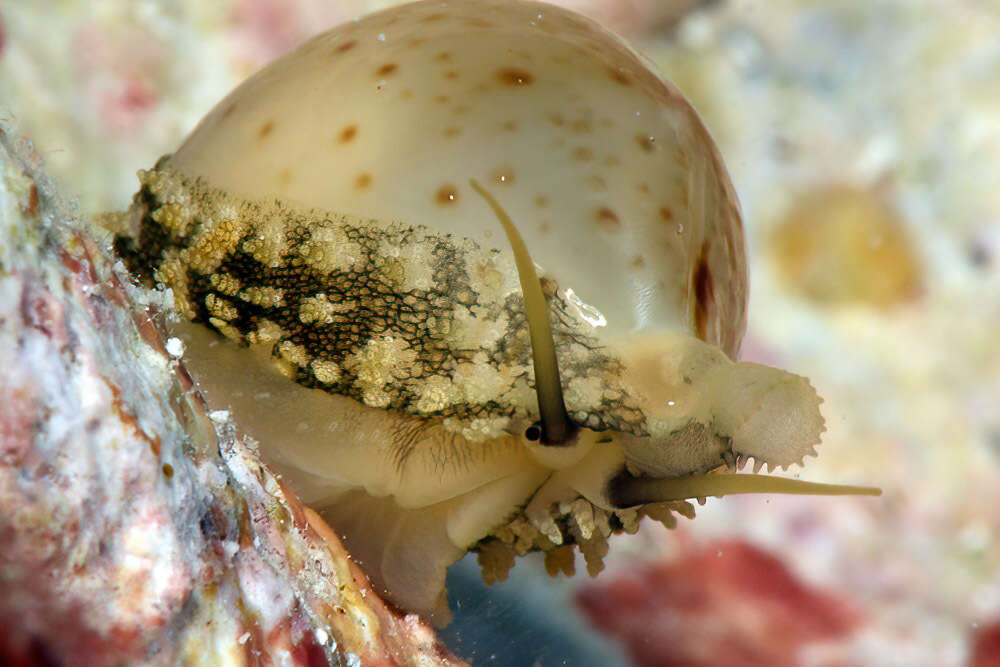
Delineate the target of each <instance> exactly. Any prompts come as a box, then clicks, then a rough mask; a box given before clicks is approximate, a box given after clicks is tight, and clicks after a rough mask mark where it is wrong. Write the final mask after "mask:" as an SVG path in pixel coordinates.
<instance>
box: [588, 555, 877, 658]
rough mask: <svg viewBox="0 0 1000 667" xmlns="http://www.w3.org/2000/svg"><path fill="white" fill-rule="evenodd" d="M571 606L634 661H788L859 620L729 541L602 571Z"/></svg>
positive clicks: (777, 564)
mask: <svg viewBox="0 0 1000 667" xmlns="http://www.w3.org/2000/svg"><path fill="white" fill-rule="evenodd" d="M577 603H578V605H579V606H580V607H581V608H582V609H583V611H584V613H585V614H586V615H587V616H588V617H589V618H590V620H591V622H592V623H594V624H595V625H596V626H597V627H599V628H601V629H602V630H603V631H604V632H606V633H607V634H609V635H611V636H614V637H616V638H618V639H619V640H620V641H621V642H622V643H623V644H624V645H625V646H626V647H627V650H628V651H629V653H630V654H631V657H632V659H633V661H634V662H635V664H636V665H639V666H643V665H649V666H652V665H656V666H657V667H674V666H676V667H680V666H682V665H683V666H684V667H701V666H705V667H709V666H711V665H727V666H729V667H743V666H746V667H751V666H755V665H772V666H777V665H795V664H798V656H799V652H800V651H801V649H802V648H803V647H805V646H806V645H807V644H810V643H813V642H828V641H831V640H837V639H839V638H842V637H845V636H846V635H848V634H850V633H851V632H852V630H853V629H854V628H855V627H856V625H857V623H858V617H857V615H856V614H855V613H854V612H853V611H852V610H851V609H850V608H849V606H848V605H847V603H846V602H845V601H843V600H842V599H840V598H838V597H836V596H834V595H832V594H829V593H824V592H821V591H817V590H815V589H813V588H811V587H809V586H807V585H806V584H804V583H803V582H801V581H800V580H799V579H798V578H797V577H796V576H795V575H794V573H792V572H791V571H790V570H789V569H788V567H787V566H786V565H785V564H784V563H782V561H781V560H780V559H778V558H777V557H775V556H774V555H772V554H769V553H767V552H764V551H762V550H760V549H758V548H757V547H754V546H752V545H750V544H747V543H745V542H740V541H735V540H732V541H720V542H717V543H714V544H711V545H709V546H707V547H705V548H703V549H699V550H695V551H691V552H690V553H687V554H685V555H682V556H681V557H679V558H677V559H675V560H673V561H670V562H664V563H655V564H650V565H647V566H644V567H638V568H636V569H634V570H632V571H630V572H624V573H621V574H619V575H618V576H616V577H609V578H607V579H604V580H602V581H599V582H597V583H595V584H592V585H590V586H587V587H586V588H584V589H583V590H582V591H581V592H580V593H579V594H578V596H577Z"/></svg>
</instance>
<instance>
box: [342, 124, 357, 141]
mask: <svg viewBox="0 0 1000 667" xmlns="http://www.w3.org/2000/svg"><path fill="white" fill-rule="evenodd" d="M357 135H358V126H357V125H348V126H347V127H345V128H344V129H343V130H341V131H340V134H339V135H337V140H338V141H340V143H342V144H346V143H347V142H349V141H352V140H353V139H354V137H356V136H357Z"/></svg>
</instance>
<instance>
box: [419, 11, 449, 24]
mask: <svg viewBox="0 0 1000 667" xmlns="http://www.w3.org/2000/svg"><path fill="white" fill-rule="evenodd" d="M443 18H446V17H445V15H444V14H441V13H436V14H428V15H427V16H425V17H424V18H422V19H420V22H421V23H434V22H435V21H440V20H441V19H443Z"/></svg>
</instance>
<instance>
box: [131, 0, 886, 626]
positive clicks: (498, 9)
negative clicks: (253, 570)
mask: <svg viewBox="0 0 1000 667" xmlns="http://www.w3.org/2000/svg"><path fill="white" fill-rule="evenodd" d="M140 181H141V188H140V190H139V192H138V193H137V194H136V196H135V200H134V203H133V206H132V208H131V209H130V211H129V212H128V213H127V214H125V215H124V216H123V217H122V220H121V224H122V225H123V229H124V230H125V231H123V232H121V233H120V234H119V236H118V237H117V239H116V248H117V250H118V252H119V253H120V254H121V256H122V257H123V258H124V259H125V261H126V263H127V265H128V266H129V268H130V270H131V271H133V272H134V273H135V274H137V275H138V276H140V277H141V278H142V279H144V280H145V281H146V282H147V283H148V284H150V285H152V284H162V285H164V286H166V287H169V288H170V289H172V290H173V295H174V300H175V303H176V306H177V310H178V311H179V313H180V315H181V322H179V323H177V324H175V325H174V331H175V334H176V335H178V336H181V337H182V338H183V339H184V341H185V343H186V350H187V352H186V356H185V363H186V365H187V366H188V368H189V370H190V371H191V373H192V374H193V375H194V376H195V377H196V379H197V381H198V383H199V385H200V387H201V389H202V391H203V392H204V393H205V395H206V398H207V400H208V401H209V403H210V404H211V405H213V406H218V407H220V408H228V409H230V410H232V413H233V415H234V417H235V419H236V422H237V424H238V425H239V426H240V427H241V428H242V429H243V430H244V431H245V432H246V433H248V434H249V435H251V436H253V437H254V438H256V439H257V440H258V441H259V442H260V447H261V452H262V455H263V456H264V457H265V458H266V459H267V460H268V461H269V462H270V463H271V464H272V465H273V466H274V467H275V468H276V469H277V470H279V471H280V472H281V473H282V474H283V475H284V476H285V479H286V481H287V482H288V483H289V485H290V486H292V487H293V488H294V489H295V490H296V491H297V492H298V493H299V495H300V496H301V498H302V499H303V500H304V501H305V502H307V503H309V504H311V505H312V506H313V507H315V508H316V509H317V510H319V511H320V512H321V513H322V515H323V516H324V517H325V518H326V519H327V520H328V521H329V522H330V524H331V525H332V526H334V528H335V529H336V531H337V532H338V533H339V534H341V535H343V536H344V538H345V541H346V543H347V546H348V549H349V550H350V551H351V553H352V555H353V556H354V557H355V558H356V559H357V560H358V561H359V562H360V563H361V565H362V567H363V568H364V569H365V571H366V572H367V573H368V575H369V576H370V577H371V579H372V580H373V582H374V583H375V585H376V586H378V587H380V588H381V589H382V590H384V591H385V592H386V595H387V597H388V598H389V599H390V600H392V601H393V602H395V603H396V604H398V605H399V606H401V607H403V608H405V609H408V610H413V611H417V612H421V613H424V614H432V615H434V616H435V618H437V619H444V618H446V617H447V614H448V610H447V602H446V598H445V595H444V575H445V569H446V568H447V567H448V566H449V565H450V564H451V563H453V562H455V561H456V560H458V559H459V558H460V557H461V556H462V555H463V554H464V553H465V552H466V551H468V550H470V549H471V550H476V551H478V552H479V554H480V562H481V563H482V564H483V568H484V576H485V577H486V578H487V579H488V580H494V579H498V578H503V576H505V573H506V571H507V569H508V568H509V567H510V566H511V565H512V564H513V561H514V557H515V556H517V555H523V554H524V553H527V552H528V551H532V550H543V551H545V552H546V553H547V558H548V560H549V562H550V565H552V566H553V567H554V568H555V569H560V568H565V567H566V559H567V558H572V547H573V545H576V546H579V547H580V549H581V551H582V552H583V554H584V556H585V557H586V560H587V563H588V569H589V570H591V572H596V571H599V570H600V568H601V566H602V558H603V555H604V554H605V553H606V551H607V537H608V536H609V535H610V534H612V533H614V532H618V531H622V530H634V529H635V526H636V523H637V521H638V520H639V519H640V518H641V517H642V516H643V515H650V516H654V517H657V518H659V519H661V520H663V521H665V522H667V523H670V522H672V521H673V518H672V516H671V514H670V512H671V511H677V512H680V513H682V514H688V515H690V514H691V513H692V512H693V510H692V508H691V506H690V505H689V504H688V503H686V502H685V501H684V499H687V498H698V497H704V496H710V495H724V494H729V493H744V492H777V493H785V492H790V493H827V494H836V493H875V492H876V491H875V490H873V489H866V488H861V487H846V486H844V487H842V486H828V485H818V484H810V483H807V482H800V481H795V480H789V479H780V478H772V477H766V476H758V475H749V474H728V473H719V470H726V469H729V470H733V469H735V468H738V467H741V466H742V465H743V464H744V463H746V462H747V461H748V460H751V459H752V460H753V461H754V465H755V468H757V469H759V467H760V466H762V465H767V466H768V469H769V470H770V469H773V468H774V467H780V468H784V467H786V466H788V465H790V464H792V463H801V462H802V459H803V457H804V456H805V455H807V454H813V453H814V449H813V447H814V445H815V444H817V443H818V442H819V436H820V433H821V432H822V430H823V429H824V426H823V419H822V417H821V416H820V413H819V409H818V404H819V402H820V399H819V398H818V397H817V395H816V393H815V391H814V390H813V389H812V387H811V386H810V385H809V383H808V381H807V380H806V379H805V378H802V377H799V376H795V375H792V374H790V373H786V372H784V371H780V370H777V369H774V368H769V367H766V366H762V365H759V364H753V363H737V362H735V361H734V360H733V359H734V357H735V355H736V353H737V350H738V348H739V343H740V340H741V337H742V335H743V330H744V327H745V307H746V297H747V288H746V263H745V254H744V253H745V251H744V245H743V236H742V227H741V221H740V213H739V206H738V203H737V200H736V196H735V194H734V192H733V189H732V186H731V184H730V182H729V178H728V176H727V174H726V171H725V168H724V166H723V164H722V162H721V159H720V157H719V155H718V152H717V150H716V148H715V146H714V144H713V142H712V140H711V138H710V137H709V135H708V133H707V131H706V130H705V129H704V127H703V126H702V124H701V122H700V120H699V119H698V117H697V116H696V114H695V113H694V111H693V110H692V108H691V106H690V105H689V104H688V102H687V101H686V100H685V99H684V97H683V96H682V95H681V93H680V92H678V91H677V90H676V89H675V88H674V87H673V86H672V85H671V84H669V83H667V82H666V81H664V80H663V79H661V78H660V77H658V76H657V75H656V74H654V73H653V72H651V71H650V70H649V68H648V67H647V66H646V65H645V64H644V62H643V60H642V59H641V58H640V57H639V56H637V55H636V54H635V52H633V51H632V50H631V49H630V48H629V47H627V46H626V45H625V44H624V43H623V42H621V41H620V40H619V39H618V38H617V37H615V36H614V35H612V34H610V33H608V32H606V31H605V30H603V29H602V28H601V27H599V26H598V25H596V24H595V23H593V22H591V21H589V20H587V19H585V18H583V17H580V16H578V15H576V14H574V13H572V12H568V11H565V10H562V9H558V8H556V7H552V6H548V5H544V4H538V3H529V2H508V1H501V0H467V1H464V2H450V3H446V2H441V1H439V0H430V1H424V2H417V3H413V4H409V5H404V6H401V7H397V8H394V9H390V10H387V11H383V12H380V13H378V14H374V15H372V16H369V17H367V18H364V19H361V20H359V21H357V22H353V23H349V24H347V25H344V26H341V27H338V28H335V29H333V30H331V31H329V32H327V33H324V34H322V35H320V36H318V37H316V38H315V39H313V40H311V41H310V42H308V43H306V44H305V45H303V46H302V47H300V48H299V49H298V50H296V51H295V52H293V53H291V54H289V55H287V56H285V57H283V58H281V59H280V60H278V61H276V62H275V63H273V64H271V65H269V66H268V67H266V68H265V69H263V70H262V71H261V72H259V73H258V74H257V75H255V76H254V77H252V78H251V79H249V80H248V81H247V82H245V83H244V84H242V85H241V86H240V87H238V88H237V89H236V90H235V91H234V92H233V93H231V94H230V95H229V96H228V97H227V98H226V99H224V100H223V101H222V102H221V103H220V104H219V105H218V106H217V107H216V108H215V109H214V110H213V111H212V112H211V113H209V114H208V116H206V117H205V119H203V120H202V122H201V123H200V124H199V126H198V127H197V128H196V129H195V130H194V132H193V133H192V134H191V136H190V137H189V138H188V139H187V140H186V141H185V142H184V144H183V145H182V146H181V147H180V148H179V149H178V150H177V151H176V152H175V153H173V154H172V155H169V156H166V157H164V158H163V159H161V160H160V162H158V163H157V165H156V166H155V168H153V169H152V170H149V171H145V172H141V173H140ZM534 262H537V265H535V264H534ZM534 266H537V272H538V275H537V276H536V275H533V273H534V270H533V267H534ZM546 325H547V326H546ZM755 472H756V471H755Z"/></svg>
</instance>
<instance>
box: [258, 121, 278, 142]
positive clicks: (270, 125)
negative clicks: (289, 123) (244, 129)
mask: <svg viewBox="0 0 1000 667" xmlns="http://www.w3.org/2000/svg"><path fill="white" fill-rule="evenodd" d="M272 132H274V120H273V119H271V120H268V121H265V123H264V124H263V125H261V126H260V129H259V130H257V138H258V139H260V140H261V141H263V140H264V139H267V138H268V137H269V136H271V133H272Z"/></svg>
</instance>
